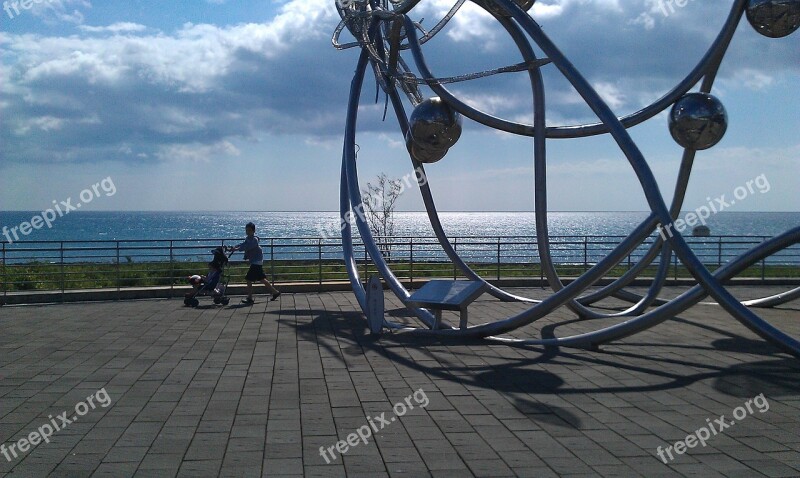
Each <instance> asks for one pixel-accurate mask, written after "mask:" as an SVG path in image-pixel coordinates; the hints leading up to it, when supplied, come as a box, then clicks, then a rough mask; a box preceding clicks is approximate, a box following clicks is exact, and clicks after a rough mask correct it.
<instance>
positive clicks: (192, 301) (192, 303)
mask: <svg viewBox="0 0 800 478" xmlns="http://www.w3.org/2000/svg"><path fill="white" fill-rule="evenodd" d="M189 305H191V306H192V307H197V306H198V305H200V301H199V300H197V299H191V300H190V301H189Z"/></svg>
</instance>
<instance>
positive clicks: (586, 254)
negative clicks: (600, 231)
mask: <svg viewBox="0 0 800 478" xmlns="http://www.w3.org/2000/svg"><path fill="white" fill-rule="evenodd" d="M588 268H589V236H583V272H586V270H587V269H588Z"/></svg>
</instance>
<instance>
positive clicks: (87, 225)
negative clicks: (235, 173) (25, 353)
mask: <svg viewBox="0 0 800 478" xmlns="http://www.w3.org/2000/svg"><path fill="white" fill-rule="evenodd" d="M40 214H41V213H39V212H34V211H12V212H9V211H6V212H2V211H0V227H3V226H5V227H7V228H9V229H11V228H13V227H15V226H19V225H20V224H22V223H23V222H30V221H31V219H32V218H33V217H35V216H37V215H40ZM647 215H648V213H647V212H551V213H548V227H549V229H550V234H551V235H552V236H626V235H628V234H629V233H630V232H631V231H632V230H633V229H634V228H635V227H636V226H637V225H638V224H639V223H641V222H642V220H644V219H645V218H646V217H647ZM439 216H440V219H441V222H442V224H443V227H444V229H445V231H446V232H447V234H448V236H451V237H468V236H487V237H498V236H499V237H508V236H534V235H535V234H536V227H535V219H534V214H533V213H532V212H441V213H440V215H439ZM681 217H685V215H684V214H682V215H681ZM250 221H252V222H253V223H255V224H256V226H257V228H258V230H257V235H258V236H259V237H261V238H262V239H264V238H308V237H320V236H325V237H330V238H334V237H339V236H340V232H339V231H340V229H339V226H340V223H341V221H340V219H339V214H338V212H333V211H328V212H294V211H293V212H259V211H246V212H245V211H243V212H235V211H226V212H93V211H77V212H72V213H70V214H67V215H65V216H63V217H60V218H56V219H55V220H54V221H52V224H51V227H47V225H46V224H45V225H42V226H41V227H40V228H39V229H35V230H31V231H29V234H27V235H22V234H20V233H19V232H18V233H17V237H16V238H15V237H14V235H13V234H12V233H10V232H9V231H7V230H6V231H4V233H5V234H7V235H8V236H9V237H0V242H2V241H5V242H11V241H13V242H18V241H96V240H102V241H106V240H164V239H175V240H190V239H211V238H237V237H242V236H243V235H244V225H245V224H246V223H247V222H250ZM394 222H395V235H397V236H409V237H427V236H433V230H432V228H431V226H430V222H429V220H428V216H427V214H426V213H425V212H395V214H394ZM706 224H707V225H708V227H709V228H710V230H711V234H712V235H713V236H774V235H776V234H780V233H781V232H784V231H786V230H788V229H790V228H793V227H797V226H798V225H800V212H721V213H719V214H716V215H713V216H711V217H709V218H708V219H707V220H706ZM17 231H19V229H17ZM684 234H686V235H690V234H691V228H687V230H686V231H684Z"/></svg>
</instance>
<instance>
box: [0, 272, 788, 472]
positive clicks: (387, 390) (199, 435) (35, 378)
mask: <svg viewBox="0 0 800 478" xmlns="http://www.w3.org/2000/svg"><path fill="white" fill-rule="evenodd" d="M633 290H636V289H635V288H634V289H633ZM682 290H684V288H668V289H666V290H665V292H664V295H665V296H675V295H677V294H678V293H679V292H680V291H682ZM732 290H733V291H734V293H739V294H741V296H743V297H744V296H747V297H756V296H759V295H770V294H772V293H775V292H780V291H782V289H780V288H775V287H760V286H759V287H746V288H745V287H738V286H737V287H734V288H732ZM515 292H517V293H520V294H522V295H528V296H529V297H532V298H535V299H542V298H544V297H546V296H547V292H546V291H545V290H543V289H524V290H517V291H515ZM606 302H607V303H605V304H604V305H607V306H608V307H610V308H614V307H619V306H620V305H622V303H620V302H618V301H615V300H608V301H606ZM386 305H387V309H390V310H393V311H394V312H392V314H393V315H392V318H393V320H398V321H411V319H409V318H408V314H404V312H403V310H402V303H401V302H400V301H399V300H398V299H397V298H395V297H394V296H391V295H389V294H388V293H387V295H386ZM524 309H525V306H524V304H518V303H502V302H498V301H497V300H495V299H493V298H491V297H489V296H484V297H481V298H479V299H478V300H477V301H475V302H474V303H473V304H472V305H471V306H470V317H473V318H474V320H479V319H480V318H481V317H483V318H485V319H490V320H494V319H498V318H504V317H508V316H510V315H513V314H516V313H518V312H520V311H522V310H524ZM797 310H798V309H797V306H796V305H792V304H788V305H787V306H784V307H781V308H779V309H767V310H759V311H758V313H759V314H760V315H761V316H762V317H763V318H764V319H765V320H768V321H769V322H771V323H773V324H775V325H777V326H778V327H780V328H781V329H782V330H784V331H786V332H788V333H789V334H791V335H793V336H795V337H797V336H800V322H798V321H797V320H796V318H797ZM573 319H574V317H572V316H571V315H570V313H569V312H568V311H567V310H565V309H559V310H556V311H555V312H553V313H552V314H551V315H550V316H548V317H546V318H544V319H542V320H540V321H538V322H536V323H535V324H532V325H530V326H526V327H524V328H523V329H520V330H518V331H514V332H512V333H511V335H512V336H515V337H525V338H529V337H538V336H541V335H542V334H543V333H550V334H551V333H556V335H558V336H565V335H569V334H574V333H582V332H587V331H591V330H595V329H596V328H597V327H599V326H601V325H598V324H602V325H606V324H610V323H611V321H609V320H606V319H599V321H585V322H579V321H574V320H573ZM409 323H410V322H409ZM556 326H557V328H556ZM0 378H2V380H0V444H4V445H5V446H6V447H8V446H10V445H11V444H13V443H15V442H16V441H17V440H19V439H20V438H23V437H25V436H26V435H27V434H29V433H30V432H32V431H35V430H36V429H37V428H38V427H39V426H41V425H43V424H45V423H48V421H49V418H48V416H49V415H53V414H58V413H61V411H64V410H66V411H71V410H74V406H75V405H76V404H77V403H78V402H80V401H82V400H85V399H86V397H88V396H90V395H92V394H93V393H95V392H96V391H97V390H99V389H100V388H105V389H106V391H107V392H108V394H109V396H110V398H111V399H112V403H111V405H110V406H109V407H107V408H100V407H97V408H96V409H94V410H90V411H89V412H88V413H87V414H86V415H85V416H82V417H80V419H79V420H78V421H76V422H74V423H72V424H70V425H68V426H67V427H65V428H64V429H63V430H60V431H58V432H56V433H54V435H53V436H52V437H51V438H50V443H41V444H39V445H38V446H37V447H36V448H34V449H33V450H29V451H28V452H27V453H24V454H21V455H20V456H19V457H17V458H16V459H14V460H11V461H8V460H5V459H4V458H3V459H0V478H5V476H9V477H11V476H47V475H50V476H59V477H60V476H69V477H73V476H75V477H82V476H114V477H118V476H135V477H137V478H138V477H162V476H167V477H170V476H172V477H193V478H194V477H204V476H236V477H240V476H243V477H249V476H269V477H272V476H312V477H313V476H318V477H339V476H352V477H360V476H364V477H415V478H417V477H426V476H430V477H457V478H463V477H465V476H536V477H547V476H573V477H578V476H626V477H627V476H646V477H671V476H695V475H702V476H704V477H711V476H747V477H751V476H774V477H784V476H787V477H789V476H791V477H793V476H800V413H799V412H800V399H798V398H797V397H798V396H800V385H798V384H800V380H799V379H800V363H799V362H798V360H797V359H795V358H792V357H790V356H788V355H786V354H783V353H781V352H779V351H778V350H776V349H775V348H774V347H772V346H771V345H769V344H766V343H765V342H763V341H762V340H760V339H758V338H757V337H755V336H754V335H753V334H752V333H751V332H750V331H748V330H747V329H746V328H744V327H743V326H742V325H740V324H739V323H738V322H736V321H735V320H733V319H731V318H730V317H728V316H727V315H726V314H725V313H724V311H722V310H721V309H720V308H719V307H717V306H714V305H706V304H701V305H697V306H695V307H693V308H692V309H690V310H688V311H686V312H684V313H683V314H681V316H680V317H678V318H675V319H673V320H670V321H667V322H665V323H663V324H661V325H659V326H657V327H656V328H654V329H651V330H648V331H645V332H643V333H641V334H639V335H635V336H632V337H629V338H627V339H625V340H622V341H620V342H617V343H614V344H610V345H606V346H603V347H602V351H599V352H591V351H584V350H575V349H566V348H562V349H559V350H556V349H543V348H541V347H516V346H515V347H509V346H504V345H498V344H496V343H489V342H481V341H468V342H464V343H459V342H458V341H454V340H448V341H439V340H431V339H425V338H420V337H412V336H409V335H407V334H394V335H393V334H391V333H386V334H384V335H382V336H380V337H372V336H370V334H369V332H368V331H367V329H366V322H365V321H364V319H363V317H362V316H361V314H360V313H359V312H358V306H357V302H356V300H355V298H354V296H353V295H352V294H350V293H342V292H331V293H307V294H284V296H282V297H281V300H280V301H276V302H275V303H271V302H268V301H266V302H260V303H257V304H256V305H255V306H253V307H240V306H238V305H237V306H230V307H209V308H198V309H189V308H184V307H183V306H182V304H181V303H180V302H179V301H175V300H152V301H135V302H108V303H86V304H67V305H46V306H24V307H2V308H0ZM420 389H421V390H422V391H423V392H424V394H425V398H426V400H427V401H428V403H427V406H426V407H422V406H421V405H420V403H418V402H415V401H414V398H413V397H414V395H413V394H414V393H415V392H417V391H419V390H420ZM762 393H763V394H764V397H765V399H766V400H768V403H769V409H768V410H764V411H763V412H761V411H760V410H757V409H754V410H753V411H752V413H748V414H747V415H746V416H745V417H744V418H741V419H739V420H737V421H736V425H734V426H732V427H730V428H728V429H725V430H723V431H720V432H719V433H716V434H714V435H712V436H711V437H709V438H708V439H707V443H706V446H695V447H693V448H690V449H688V450H686V451H685V452H684V453H682V454H677V453H676V452H675V450H674V444H675V442H677V441H679V440H685V439H686V437H687V436H688V435H692V434H694V433H695V431H696V430H699V429H701V428H703V427H706V426H707V425H708V423H710V422H711V421H712V420H714V419H717V418H719V417H721V416H725V417H727V419H728V420H731V419H732V417H733V412H734V409H736V407H740V406H745V402H746V401H748V400H751V399H753V398H754V397H756V396H757V395H759V394H762ZM408 397H412V398H408ZM407 398H408V399H409V400H411V401H410V402H406V399H407ZM751 403H752V402H751ZM396 404H401V405H397V407H396V408H395V405H396ZM409 404H411V405H413V409H412V408H411V407H410V406H408V405H409ZM398 415H402V416H398ZM367 417H370V419H368V418H367ZM377 417H383V418H385V419H386V420H389V421H388V423H387V424H384V425H380V426H378V430H377V431H375V430H374V429H371V430H370V435H371V436H369V437H368V438H367V443H363V442H362V441H358V442H357V445H356V446H348V448H349V449H348V451H347V452H346V453H345V454H344V455H342V454H341V453H340V452H338V451H336V449H335V447H336V444H337V442H339V441H340V440H346V439H347V436H348V435H350V434H352V433H354V432H356V431H357V430H359V429H360V428H361V427H363V426H367V427H369V425H368V424H369V423H370V420H371V421H372V423H376V425H378V423H380V422H379V421H377ZM392 419H394V420H392ZM331 446H333V447H334V451H335V457H334V459H333V460H330V463H327V462H326V460H325V459H324V458H323V457H322V456H320V452H319V449H320V447H324V448H326V449H327V448H328V447H331ZM659 446H660V447H662V449H666V447H669V446H672V447H673V449H672V453H673V455H674V456H673V458H674V459H673V460H667V463H664V462H663V461H662V460H661V459H660V458H659V457H658V455H657V454H656V450H657V448H658V447H659Z"/></svg>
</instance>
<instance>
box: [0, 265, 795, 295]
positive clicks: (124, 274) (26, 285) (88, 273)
mask: <svg viewBox="0 0 800 478" xmlns="http://www.w3.org/2000/svg"><path fill="white" fill-rule="evenodd" d="M391 267H392V270H393V272H394V273H395V275H397V276H398V277H399V278H400V279H404V280H408V279H410V278H413V279H415V280H416V279H423V278H436V277H449V278H454V277H463V276H462V275H461V274H456V273H455V270H454V267H453V265H452V264H449V263H437V262H415V263H413V264H411V263H408V262H396V263H392V264H391ZM470 267H472V268H473V270H475V271H476V272H477V273H478V274H480V275H481V276H483V277H484V278H486V279H488V280H491V279H496V278H498V277H501V278H524V277H529V278H539V277H542V270H541V267H540V266H539V264H533V263H519V264H499V265H498V264H486V263H482V264H470ZM710 269H711V270H714V269H715V266H710ZM264 270H265V272H266V273H267V276H268V277H269V278H270V279H272V280H275V281H276V282H278V283H286V282H319V281H323V282H325V281H342V280H347V273H346V271H345V268H344V266H343V265H342V263H341V262H340V261H323V262H321V263H320V262H318V261H274V262H267V263H265V264H264ZM557 270H558V273H559V274H560V275H561V276H563V277H574V276H577V275H579V274H581V273H583V272H584V271H585V270H586V267H585V266H584V265H559V266H557ZM627 270H628V267H627V266H619V267H616V268H614V269H613V270H611V271H610V272H609V273H608V274H606V277H609V278H614V277H619V276H620V275H622V274H623V273H624V272H625V271H627ZM206 271H207V265H206V263H205V262H172V263H170V262H151V263H134V262H126V263H121V264H119V265H117V264H96V263H91V264H80V263H76V264H47V263H30V264H24V265H8V264H5V265H2V266H1V267H0V281H2V288H1V290H3V291H8V292H14V291H32V290H60V289H62V288H63V289H99V288H116V287H148V286H169V285H183V284H186V277H188V276H190V275H192V274H205V273H206ZM227 271H228V273H229V274H230V276H231V282H232V283H242V282H244V275H245V273H246V271H247V265H245V264H234V265H232V266H229V267H228V268H227ZM359 271H360V272H361V273H362V274H363V275H364V276H366V275H369V274H372V273H375V272H376V271H375V268H374V266H372V265H371V264H370V265H369V266H368V267H367V266H365V265H364V264H361V265H359ZM655 271H656V268H655V267H648V268H647V270H646V271H645V272H644V273H643V274H642V276H644V277H652V276H653V275H654V274H655ZM762 276H763V277H764V278H800V266H778V265H767V266H765V267H763V268H762V266H761V264H758V265H756V266H753V267H751V268H749V269H747V270H746V271H745V272H744V273H743V274H740V275H739V276H738V277H747V278H761V277H762ZM669 277H671V278H672V277H676V278H688V277H690V274H689V273H688V272H687V271H686V270H685V269H684V268H683V267H681V266H677V267H675V266H674V265H671V266H670V273H669Z"/></svg>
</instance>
